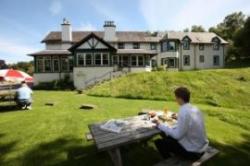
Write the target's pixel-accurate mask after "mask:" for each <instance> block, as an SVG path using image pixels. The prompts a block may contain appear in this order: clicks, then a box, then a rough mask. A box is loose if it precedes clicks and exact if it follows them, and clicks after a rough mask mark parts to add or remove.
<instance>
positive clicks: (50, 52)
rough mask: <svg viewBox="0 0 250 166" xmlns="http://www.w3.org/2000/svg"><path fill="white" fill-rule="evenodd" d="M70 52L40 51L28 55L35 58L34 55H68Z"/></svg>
mask: <svg viewBox="0 0 250 166" xmlns="http://www.w3.org/2000/svg"><path fill="white" fill-rule="evenodd" d="M70 54H71V52H70V51H68V50H42V51H38V52H34V53H31V54H28V55H30V56H36V55H44V56H46V55H70Z"/></svg>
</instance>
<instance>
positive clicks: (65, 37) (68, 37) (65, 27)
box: [62, 24, 72, 41]
mask: <svg viewBox="0 0 250 166" xmlns="http://www.w3.org/2000/svg"><path fill="white" fill-rule="evenodd" d="M62 41H72V30H71V25H70V24H62Z"/></svg>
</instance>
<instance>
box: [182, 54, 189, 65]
mask: <svg viewBox="0 0 250 166" xmlns="http://www.w3.org/2000/svg"><path fill="white" fill-rule="evenodd" d="M185 58H188V63H186V61H185V60H186V59H185ZM183 66H190V55H183Z"/></svg>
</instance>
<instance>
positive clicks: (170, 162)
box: [154, 146, 219, 166]
mask: <svg viewBox="0 0 250 166" xmlns="http://www.w3.org/2000/svg"><path fill="white" fill-rule="evenodd" d="M218 153H219V151H218V150H217V149H215V148H213V147H211V146H209V147H208V148H207V150H206V152H205V153H204V155H203V156H202V157H201V158H200V159H199V160H196V161H189V160H183V159H182V158H180V157H172V158H170V159H167V160H164V161H161V162H159V163H157V164H155V165H154V166H199V165H201V164H203V163H204V162H206V161H208V160H209V159H211V158H212V157H214V156H215V155H216V154H218Z"/></svg>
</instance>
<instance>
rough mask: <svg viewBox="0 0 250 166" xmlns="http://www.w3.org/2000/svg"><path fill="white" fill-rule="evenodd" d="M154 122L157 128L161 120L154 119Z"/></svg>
mask: <svg viewBox="0 0 250 166" xmlns="http://www.w3.org/2000/svg"><path fill="white" fill-rule="evenodd" d="M152 122H153V123H155V124H156V125H157V126H158V125H159V124H160V120H159V119H158V118H154V119H153V120H152Z"/></svg>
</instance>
